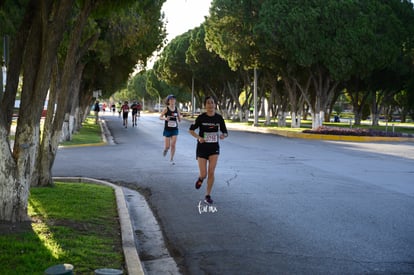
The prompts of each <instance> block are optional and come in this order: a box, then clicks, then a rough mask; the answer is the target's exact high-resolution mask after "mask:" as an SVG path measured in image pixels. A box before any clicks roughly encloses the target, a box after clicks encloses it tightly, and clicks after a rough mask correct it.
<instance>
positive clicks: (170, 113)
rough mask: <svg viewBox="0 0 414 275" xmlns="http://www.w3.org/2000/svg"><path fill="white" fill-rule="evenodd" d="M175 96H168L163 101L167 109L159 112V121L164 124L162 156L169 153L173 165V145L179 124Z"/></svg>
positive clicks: (175, 141)
mask: <svg viewBox="0 0 414 275" xmlns="http://www.w3.org/2000/svg"><path fill="white" fill-rule="evenodd" d="M175 102H176V99H175V96H174V95H169V96H167V99H166V101H165V104H166V105H167V107H166V108H165V109H164V110H163V111H162V112H161V115H160V119H161V120H165V123H164V132H163V136H164V137H165V138H164V151H163V156H164V157H165V156H166V155H167V153H168V150H169V149H170V148H171V151H170V161H171V163H172V164H174V155H175V145H176V143H177V136H178V122H181V114H180V111H179V110H178V108H177V107H176V106H175Z"/></svg>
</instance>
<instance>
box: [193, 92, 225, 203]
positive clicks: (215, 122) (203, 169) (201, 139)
mask: <svg viewBox="0 0 414 275" xmlns="http://www.w3.org/2000/svg"><path fill="white" fill-rule="evenodd" d="M204 106H205V108H206V112H204V113H202V114H200V115H199V116H198V117H197V118H196V120H195V122H194V124H191V126H190V130H189V132H190V134H191V135H192V136H193V137H195V138H196V139H197V150H196V159H197V161H198V168H199V176H198V179H197V181H196V183H195V188H196V189H200V187H201V185H202V184H203V180H204V179H205V178H206V177H207V188H206V196H205V200H204V201H205V202H206V203H208V204H212V203H213V200H212V199H211V190H212V189H213V184H214V172H215V170H216V165H217V161H218V157H219V154H220V145H219V139H224V138H225V137H227V136H228V133H227V128H226V124H225V122H224V119H223V117H222V116H221V115H220V114H218V113H216V102H215V100H214V98H213V97H212V96H207V97H206V98H205V99H204ZM197 128H199V131H198V134H197V133H196V132H195V130H196V129H197ZM219 131H220V132H221V134H219Z"/></svg>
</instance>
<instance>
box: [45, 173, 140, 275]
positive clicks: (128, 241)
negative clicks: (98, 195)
mask: <svg viewBox="0 0 414 275" xmlns="http://www.w3.org/2000/svg"><path fill="white" fill-rule="evenodd" d="M53 180H60V181H66V182H78V183H81V182H84V183H93V184H102V185H106V186H109V187H112V188H113V189H114V190H115V197H116V203H117V208H118V216H119V222H120V227H121V238H122V249H123V251H124V257H125V265H126V268H127V272H128V274H129V275H144V274H145V273H144V270H143V268H142V264H141V260H140V259H139V256H138V252H137V247H136V244H135V239H134V231H133V229H132V224H131V219H130V216H129V212H128V208H127V206H126V202H125V196H124V192H123V190H122V188H121V187H119V186H117V185H115V184H112V183H109V182H106V181H102V180H96V179H92V178H84V177H53Z"/></svg>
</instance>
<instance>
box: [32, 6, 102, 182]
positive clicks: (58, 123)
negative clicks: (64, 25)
mask: <svg viewBox="0 0 414 275" xmlns="http://www.w3.org/2000/svg"><path fill="white" fill-rule="evenodd" d="M91 10H92V4H91V2H89V4H85V5H84V6H83V10H82V12H81V13H80V14H79V17H78V19H77V21H76V24H75V26H74V28H73V31H72V33H71V36H70V42H69V46H68V51H67V54H66V58H65V62H64V65H63V68H62V70H59V67H58V62H56V66H55V68H56V70H55V71H56V74H55V75H54V77H53V79H54V80H55V81H52V83H53V85H51V86H52V89H51V90H53V93H52V94H53V100H51V101H52V102H49V103H50V104H49V105H50V106H49V109H48V110H50V111H48V112H47V117H46V123H45V127H44V132H43V138H42V146H41V147H40V150H39V158H38V159H39V161H38V162H37V165H38V169H37V170H38V175H37V176H36V177H33V178H32V183H31V185H32V186H47V185H52V184H53V178H52V167H53V163H54V161H55V158H56V153H57V149H58V145H59V141H60V140H61V136H62V131H63V130H62V129H63V127H64V120H65V117H67V115H66V114H67V113H69V112H70V110H74V109H75V108H73V103H76V104H77V103H78V101H75V100H74V99H77V98H78V95H79V85H78V83H80V78H81V76H82V72H83V68H84V67H85V66H84V64H83V63H81V64H80V63H79V61H80V59H81V57H82V53H85V52H86V49H88V48H89V47H90V45H91V44H92V43H90V42H93V41H95V40H96V39H97V37H98V36H92V41H88V43H85V46H86V48H85V49H84V50H80V46H81V39H80V38H81V37H82V35H81V34H82V30H83V29H84V26H85V24H86V22H87V18H88V16H89V14H90V12H91ZM79 53H80V54H79ZM59 72H62V74H59ZM75 78H76V79H75ZM55 98H56V99H57V100H55ZM55 102H56V105H57V108H56V110H55V108H54V106H55ZM69 125H70V124H69ZM69 133H71V132H70V131H69Z"/></svg>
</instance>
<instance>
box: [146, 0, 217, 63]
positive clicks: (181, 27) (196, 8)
mask: <svg viewBox="0 0 414 275" xmlns="http://www.w3.org/2000/svg"><path fill="white" fill-rule="evenodd" d="M211 1H212V0H167V1H166V2H165V3H164V5H163V6H162V11H163V12H164V14H165V18H164V21H165V22H166V28H167V43H168V42H170V41H171V40H172V39H173V38H174V37H176V36H177V35H181V34H183V33H185V32H186V31H188V30H190V29H193V28H195V27H198V26H200V24H201V23H202V22H204V16H207V15H208V13H209V8H210V4H211ZM153 64H154V58H151V60H149V61H148V65H147V68H152V66H153Z"/></svg>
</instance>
